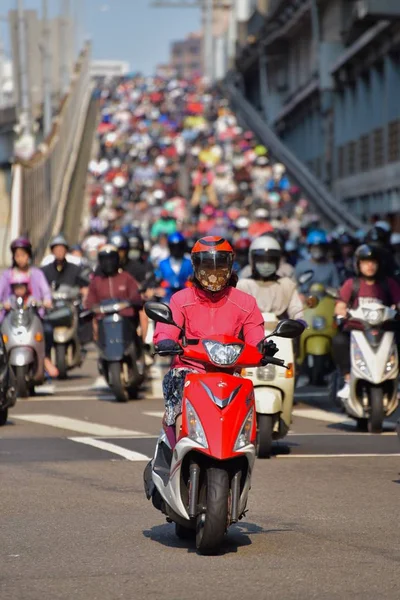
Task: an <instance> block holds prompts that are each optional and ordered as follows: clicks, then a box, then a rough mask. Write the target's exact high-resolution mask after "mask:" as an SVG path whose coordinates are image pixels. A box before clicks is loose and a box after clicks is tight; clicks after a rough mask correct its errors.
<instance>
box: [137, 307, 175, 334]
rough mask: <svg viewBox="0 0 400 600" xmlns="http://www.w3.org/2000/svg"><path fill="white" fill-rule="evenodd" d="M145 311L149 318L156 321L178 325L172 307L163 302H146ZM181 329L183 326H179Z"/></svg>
mask: <svg viewBox="0 0 400 600" xmlns="http://www.w3.org/2000/svg"><path fill="white" fill-rule="evenodd" d="M144 311H145V313H146V315H147V316H148V317H149V319H153V321H155V322H156V323H165V325H175V327H178V325H176V323H175V322H174V319H173V318H172V312H171V309H170V307H169V306H167V305H166V304H163V303H162V302H146V304H145V305H144ZM179 329H181V328H180V327H179Z"/></svg>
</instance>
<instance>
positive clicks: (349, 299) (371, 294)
mask: <svg viewBox="0 0 400 600" xmlns="http://www.w3.org/2000/svg"><path fill="white" fill-rule="evenodd" d="M354 258H355V270H356V273H357V277H355V278H352V279H347V281H345V282H344V284H343V285H342V287H341V289H340V292H339V300H338V301H337V304H336V309H335V314H336V315H337V316H338V317H342V318H345V317H346V315H347V311H348V309H349V308H357V306H358V305H359V303H360V302H368V301H371V300H372V301H375V302H380V303H382V304H383V305H385V306H392V305H398V304H399V303H400V285H399V284H398V283H397V281H396V280H395V279H392V278H390V277H386V275H385V274H384V270H383V269H382V263H381V260H382V257H381V254H380V253H379V250H378V249H377V248H374V247H373V246H371V245H368V244H363V245H362V246H360V247H359V248H357V250H356V252H355V257H354ZM332 343H333V347H332V350H333V357H334V360H335V363H336V364H337V365H338V367H339V369H340V371H341V374H342V376H343V378H344V381H345V384H344V387H343V388H342V389H341V390H339V392H338V394H337V395H338V397H339V398H348V396H349V393H350V387H349V379H350V335H349V333H348V332H346V331H342V332H339V333H338V334H337V335H336V336H335V337H334V338H333V340H332Z"/></svg>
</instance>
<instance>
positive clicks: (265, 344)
mask: <svg viewBox="0 0 400 600" xmlns="http://www.w3.org/2000/svg"><path fill="white" fill-rule="evenodd" d="M258 349H259V350H260V352H261V354H263V355H264V356H275V354H276V353H277V352H279V348H278V346H277V345H276V344H275V342H273V341H272V340H263V341H262V342H260V344H259V346H258Z"/></svg>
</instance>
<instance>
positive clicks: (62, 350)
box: [55, 344, 68, 379]
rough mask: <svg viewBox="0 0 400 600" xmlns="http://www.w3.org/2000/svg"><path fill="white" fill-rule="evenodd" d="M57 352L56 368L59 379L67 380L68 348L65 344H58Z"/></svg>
mask: <svg viewBox="0 0 400 600" xmlns="http://www.w3.org/2000/svg"><path fill="white" fill-rule="evenodd" d="M55 350H56V366H57V369H58V379H67V374H68V365H67V347H66V346H65V344H57V345H56V347H55Z"/></svg>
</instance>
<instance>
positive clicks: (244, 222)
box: [235, 217, 250, 230]
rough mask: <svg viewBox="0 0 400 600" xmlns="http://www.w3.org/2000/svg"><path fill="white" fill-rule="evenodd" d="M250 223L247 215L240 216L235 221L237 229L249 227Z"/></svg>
mask: <svg viewBox="0 0 400 600" xmlns="http://www.w3.org/2000/svg"><path fill="white" fill-rule="evenodd" d="M249 225H250V221H249V219H248V218H247V217H239V218H238V219H236V221H235V227H236V229H241V230H243V229H248V228H249Z"/></svg>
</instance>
